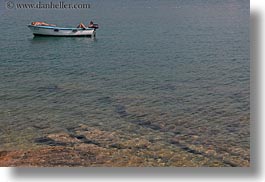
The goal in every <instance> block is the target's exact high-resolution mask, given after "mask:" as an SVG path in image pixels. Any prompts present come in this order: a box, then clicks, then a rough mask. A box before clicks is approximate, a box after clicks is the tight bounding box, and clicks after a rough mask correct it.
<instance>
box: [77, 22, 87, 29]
mask: <svg viewBox="0 0 265 182" xmlns="http://www.w3.org/2000/svg"><path fill="white" fill-rule="evenodd" d="M76 28H83V29H85V28H86V26H85V25H84V24H83V23H80V24H79V25H78V26H77V27H76Z"/></svg>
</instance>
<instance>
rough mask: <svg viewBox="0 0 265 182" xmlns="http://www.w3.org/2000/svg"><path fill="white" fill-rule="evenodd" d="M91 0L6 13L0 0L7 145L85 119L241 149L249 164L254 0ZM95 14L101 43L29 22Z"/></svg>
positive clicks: (1, 142)
mask: <svg viewBox="0 0 265 182" xmlns="http://www.w3.org/2000/svg"><path fill="white" fill-rule="evenodd" d="M80 2H81V1H80ZM90 3H91V9H88V10H7V9H5V7H4V4H3V2H1V12H0V14H1V18H0V24H1V30H0V32H1V36H0V50H1V53H0V71H1V74H0V148H1V150H12V149H23V148H29V147H34V146H35V144H34V139H35V138H37V137H41V136H44V135H47V134H49V133H54V132H58V131H66V130H67V128H68V127H72V126H75V125H78V124H80V123H82V124H86V125H88V126H96V127H98V128H100V129H102V130H106V131H120V132H123V133H124V134H126V135H128V136H131V135H134V136H135V135H139V136H146V137H150V138H152V137H153V136H160V137H162V138H163V140H161V141H160V142H161V144H162V143H163V144H168V145H172V144H171V143H170V142H169V141H170V138H175V137H180V138H181V140H182V142H183V143H185V145H187V146H191V145H193V146H194V145H195V146H196V145H197V146H203V147H205V148H208V147H209V146H210V147H212V148H214V149H215V150H216V151H217V153H218V151H220V150H222V148H235V149H238V150H239V151H244V152H240V153H237V154H236V155H235V156H237V157H238V158H240V159H242V160H249V144H250V139H249V136H250V133H249V94H250V93H249V80H250V68H249V22H248V20H249V2H248V1H237V0H229V1H228V0H227V1H226V0H224V1H219V0H211V1H208V0H198V1H197V0H196V1H193V0H189V1H182V0H164V1H159V0H145V1H142V0H137V1H129V0H115V1H114V0H98V1H91V2H90ZM91 19H93V20H94V22H96V23H99V24H100V29H99V30H98V31H97V37H96V38H95V39H91V38H39V37H33V36H32V34H31V32H30V30H29V29H28V28H27V27H26V25H27V24H28V23H30V22H31V21H46V22H49V23H54V24H57V25H60V26H76V25H77V24H78V23H80V22H84V23H86V24H87V23H88V22H89V21H90V20H91ZM141 122H145V124H141ZM172 147H176V148H177V147H178V146H174V145H172ZM231 151H232V149H231ZM230 155H231V156H233V155H234V152H233V151H232V152H230Z"/></svg>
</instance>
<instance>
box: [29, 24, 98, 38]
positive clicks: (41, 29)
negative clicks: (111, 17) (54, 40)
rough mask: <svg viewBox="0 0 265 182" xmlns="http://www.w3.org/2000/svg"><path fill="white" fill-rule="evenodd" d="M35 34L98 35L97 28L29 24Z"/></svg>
mask: <svg viewBox="0 0 265 182" xmlns="http://www.w3.org/2000/svg"><path fill="white" fill-rule="evenodd" d="M28 27H29V29H30V30H31V31H32V33H33V35H35V36H58V37H81V36H90V37H94V36H96V28H62V27H56V26H35V25H28Z"/></svg>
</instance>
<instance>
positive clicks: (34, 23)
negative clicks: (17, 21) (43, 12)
mask: <svg viewBox="0 0 265 182" xmlns="http://www.w3.org/2000/svg"><path fill="white" fill-rule="evenodd" d="M31 25H33V26H56V25H54V24H48V23H45V22H39V21H36V22H32V23H31Z"/></svg>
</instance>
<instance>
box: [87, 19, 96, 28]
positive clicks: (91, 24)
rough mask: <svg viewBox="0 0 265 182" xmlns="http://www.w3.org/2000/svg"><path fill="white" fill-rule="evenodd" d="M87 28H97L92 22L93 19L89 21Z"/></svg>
mask: <svg viewBox="0 0 265 182" xmlns="http://www.w3.org/2000/svg"><path fill="white" fill-rule="evenodd" d="M88 28H95V29H97V28H98V24H94V22H93V21H90V23H89V25H88Z"/></svg>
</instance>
